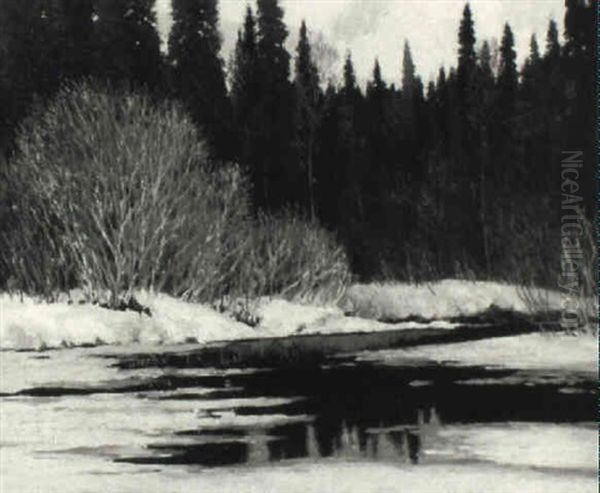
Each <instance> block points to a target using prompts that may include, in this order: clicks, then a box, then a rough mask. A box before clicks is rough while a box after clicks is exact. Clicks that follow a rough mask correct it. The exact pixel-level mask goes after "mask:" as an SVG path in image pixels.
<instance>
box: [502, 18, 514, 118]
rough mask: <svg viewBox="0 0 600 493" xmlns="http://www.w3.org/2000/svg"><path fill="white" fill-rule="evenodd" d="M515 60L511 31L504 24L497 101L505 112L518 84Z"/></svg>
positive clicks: (512, 100)
mask: <svg viewBox="0 0 600 493" xmlns="http://www.w3.org/2000/svg"><path fill="white" fill-rule="evenodd" d="M516 60H517V55H516V53H515V41H514V37H513V33H512V30H511V28H510V26H509V25H508V24H505V25H504V34H503V35H502V42H501V45H500V67H499V70H498V92H499V102H498V103H499V105H500V108H501V109H502V110H503V111H504V112H505V114H506V113H510V111H511V110H512V109H513V106H514V104H515V100H516V94H517V85H518V74H517V62H516Z"/></svg>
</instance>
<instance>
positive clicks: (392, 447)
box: [118, 408, 441, 467]
mask: <svg viewBox="0 0 600 493" xmlns="http://www.w3.org/2000/svg"><path fill="white" fill-rule="evenodd" d="M440 426H441V423H440V420H439V416H438V415H437V413H436V411H435V408H427V409H423V410H421V409H420V410H418V419H417V422H416V423H414V424H413V425H406V424H401V425H395V426H388V427H383V426H378V427H369V426H367V425H365V424H357V423H349V422H347V421H344V420H338V421H331V420H327V419H322V418H319V417H317V419H315V420H314V421H313V422H311V423H303V422H300V423H288V424H284V425H277V426H271V427H268V426H267V427H264V428H249V429H246V430H241V429H237V430H236V429H228V428H223V429H221V430H219V429H210V430H197V431H196V432H195V433H192V432H191V431H187V432H181V433H180V434H179V436H183V435H184V434H185V436H188V437H190V436H193V437H194V438H195V440H197V441H198V442H202V443H187V442H186V443H177V442H174V443H173V444H169V445H157V446H150V447H149V449H150V451H151V452H153V453H152V454H150V455H145V456H143V457H129V458H121V459H118V460H119V461H120V462H121V461H123V462H132V463H138V464H140V463H143V464H196V465H203V466H207V467H213V466H224V465H233V464H247V465H252V466H256V465H262V464H265V463H269V462H279V461H283V460H290V459H314V460H318V459H322V458H326V457H330V458H339V459H360V460H377V461H386V462H396V463H406V464H417V463H418V462H419V460H420V457H421V449H422V445H423V441H424V440H428V439H431V440H434V439H435V432H436V430H437V429H439V427H440ZM206 439H208V440H209V441H208V442H206V441H205V440H206Z"/></svg>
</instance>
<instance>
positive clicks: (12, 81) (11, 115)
mask: <svg viewBox="0 0 600 493" xmlns="http://www.w3.org/2000/svg"><path fill="white" fill-rule="evenodd" d="M46 13H47V5H46V4H45V2H44V1H43V0H30V1H27V2H9V1H4V2H0V57H1V58H0V152H1V151H5V152H6V151H8V149H9V148H10V147H11V146H12V140H13V136H14V130H15V126H16V125H17V124H18V122H19V121H20V120H21V118H23V116H24V115H25V114H26V112H27V111H28V110H29V107H30V105H31V103H32V101H33V99H34V96H35V95H40V96H41V95H44V94H47V93H48V92H51V90H52V89H53V88H54V87H55V86H56V85H57V82H56V81H55V80H54V77H53V76H52V57H51V56H50V55H51V53H50V52H49V49H48V48H49V46H50V45H51V43H50V41H51V40H50V39H49V23H48V20H47V15H46Z"/></svg>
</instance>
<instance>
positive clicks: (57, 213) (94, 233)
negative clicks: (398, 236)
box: [1, 84, 348, 307]
mask: <svg viewBox="0 0 600 493" xmlns="http://www.w3.org/2000/svg"><path fill="white" fill-rule="evenodd" d="M17 146H18V149H19V152H18V154H17V155H16V157H15V159H13V160H12V161H11V162H10V163H9V165H8V176H7V178H8V180H9V183H10V188H11V194H10V195H11V202H12V204H13V207H12V210H11V211H10V214H9V215H10V219H11V224H12V227H11V228H10V232H8V233H5V234H3V235H2V238H1V241H2V243H3V249H2V250H3V253H2V257H3V262H4V263H5V264H7V265H8V266H9V269H10V271H11V279H10V284H11V287H12V289H17V290H22V291H25V292H28V293H35V294H39V295H41V296H43V297H44V298H46V299H52V298H53V297H55V295H56V293H57V292H59V291H61V290H65V289H68V287H70V286H75V285H77V286H79V287H82V288H83V289H84V291H85V292H86V293H87V295H88V297H89V298H90V299H94V300H99V301H100V300H101V301H104V302H106V303H108V304H109V305H110V306H113V307H115V306H118V305H119V304H121V303H122V302H123V300H127V299H130V298H131V296H132V294H133V292H134V291H135V290H136V289H148V290H156V291H163V292H168V293H172V294H174V295H176V296H179V297H182V298H185V299H189V300H199V301H211V300H213V299H215V298H216V297H219V296H223V295H224V294H230V293H235V294H238V293H241V292H244V293H246V294H251V295H260V294H265V293H269V294H276V293H279V294H283V295H288V294H290V293H294V294H307V293H309V292H310V291H311V290H313V289H317V288H319V287H321V286H322V285H335V286H338V287H339V286H341V285H342V284H343V283H344V282H345V281H346V279H347V276H348V271H347V267H346V264H345V256H344V255H343V252H342V251H341V250H340V249H339V247H337V246H336V244H335V241H334V240H333V238H331V237H330V236H329V235H328V234H327V233H326V232H324V231H323V230H321V229H320V228H319V227H318V226H317V225H316V224H308V223H304V222H302V221H300V220H299V219H297V218H295V217H294V216H291V215H288V216H285V217H281V218H275V217H273V218H271V217H267V216H261V217H260V218H258V219H257V220H254V219H253V218H252V217H251V215H250V213H249V210H250V204H249V199H248V197H249V184H248V180H247V178H246V177H245V175H244V174H243V173H242V172H241V171H240V169H239V168H238V167H237V166H235V165H229V164H220V163H215V162H213V161H212V160H211V159H210V155H209V151H208V149H207V148H206V145H205V144H204V140H203V138H202V136H201V135H200V134H199V132H198V131H197V130H196V128H195V127H194V125H193V124H192V122H191V120H190V119H189V117H188V116H187V115H186V114H185V113H184V112H183V111H182V110H181V109H180V107H179V106H178V105H176V104H172V103H162V104H157V103H155V102H152V101H151V100H150V99H149V98H148V97H146V96H144V95H140V94H130V93H122V92H118V91H114V90H111V89H106V88H100V89H98V88H93V87H92V86H90V85H89V84H79V85H75V86H72V87H69V88H65V89H63V90H62V91H61V92H60V93H59V94H58V96H57V97H56V99H55V100H54V101H53V102H52V103H51V104H50V105H49V106H48V107H47V108H45V109H44V110H43V111H37V112H36V113H35V114H34V115H33V116H32V117H31V118H30V119H29V120H28V121H27V122H25V124H24V125H23V127H22V129H21V131H20V133H19V136H18V139H17ZM330 261H331V262H332V265H328V266H324V265H323V262H330ZM336 262H337V263H336Z"/></svg>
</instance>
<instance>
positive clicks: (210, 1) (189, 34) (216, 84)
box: [169, 0, 233, 158]
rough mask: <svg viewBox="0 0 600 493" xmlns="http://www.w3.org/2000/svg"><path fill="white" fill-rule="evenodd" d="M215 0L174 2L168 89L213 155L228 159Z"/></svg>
mask: <svg viewBox="0 0 600 493" xmlns="http://www.w3.org/2000/svg"><path fill="white" fill-rule="evenodd" d="M220 49H221V36H220V34H219V30H218V10H217V0H174V1H173V27H172V28H171V33H170V35H169V62H170V68H171V85H172V86H173V89H174V92H175V94H176V96H177V97H178V98H179V99H180V100H181V101H183V102H184V104H185V106H186V108H187V109H188V111H189V112H190V114H191V115H192V118H193V119H194V121H195V123H196V124H197V125H198V126H199V127H200V128H201V129H202V130H203V132H204V133H205V134H206V138H207V139H208V141H209V143H210V144H212V146H213V148H214V150H215V151H216V153H217V155H218V156H219V157H221V158H230V157H232V154H231V153H232V151H233V149H232V146H231V142H230V141H231V137H230V131H231V125H230V108H229V101H228V99H227V92H226V88H225V76H224V72H223V61H222V60H221V58H220V55H219V51H220Z"/></svg>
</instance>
